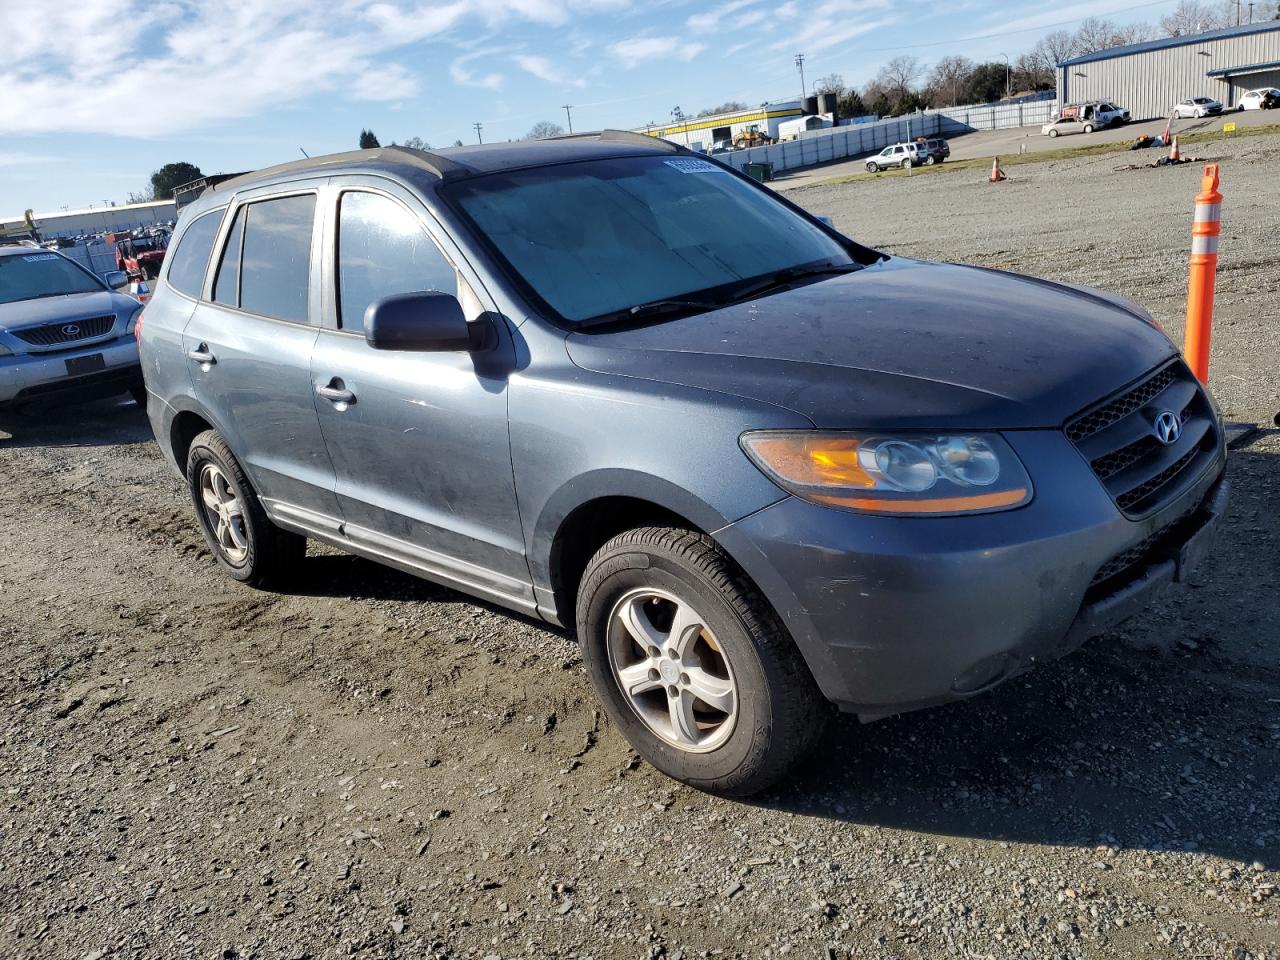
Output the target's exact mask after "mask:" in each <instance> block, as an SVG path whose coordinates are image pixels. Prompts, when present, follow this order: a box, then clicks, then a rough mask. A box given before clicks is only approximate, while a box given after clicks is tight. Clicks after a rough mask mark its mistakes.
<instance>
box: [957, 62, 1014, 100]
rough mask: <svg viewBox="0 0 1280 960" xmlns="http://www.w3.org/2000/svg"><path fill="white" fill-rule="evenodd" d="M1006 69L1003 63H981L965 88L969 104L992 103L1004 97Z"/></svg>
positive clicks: (974, 70) (974, 69) (975, 68)
mask: <svg viewBox="0 0 1280 960" xmlns="http://www.w3.org/2000/svg"><path fill="white" fill-rule="evenodd" d="M1005 71H1006V67H1005V65H1004V63H1003V62H1001V63H980V64H978V65H977V66H976V67H974V68H973V73H971V74H969V83H968V85H967V86H966V88H965V94H966V99H967V101H968V102H969V103H991V102H993V101H995V100H999V99H1000V98H1001V97H1003V96H1004V88H1005Z"/></svg>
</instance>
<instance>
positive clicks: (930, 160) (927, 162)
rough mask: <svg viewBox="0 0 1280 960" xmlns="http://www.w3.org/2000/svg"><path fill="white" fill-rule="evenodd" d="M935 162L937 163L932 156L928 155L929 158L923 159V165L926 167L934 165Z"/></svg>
mask: <svg viewBox="0 0 1280 960" xmlns="http://www.w3.org/2000/svg"><path fill="white" fill-rule="evenodd" d="M936 162H937V161H936V160H935V159H934V157H933V155H932V154H930V155H929V156H927V157H925V158H924V165H925V166H926V167H932V166H933V165H934V163H936Z"/></svg>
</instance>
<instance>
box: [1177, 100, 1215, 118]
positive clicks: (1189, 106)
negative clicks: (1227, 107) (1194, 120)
mask: <svg viewBox="0 0 1280 960" xmlns="http://www.w3.org/2000/svg"><path fill="white" fill-rule="evenodd" d="M1221 112H1222V104H1221V103H1220V102H1219V101H1217V100H1212V99H1210V98H1209V97H1189V98H1187V99H1186V100H1180V101H1179V102H1177V103H1175V104H1174V105H1173V113H1174V116H1176V117H1179V118H1180V119H1185V118H1187V117H1207V116H1209V115H1210V114H1212V113H1221Z"/></svg>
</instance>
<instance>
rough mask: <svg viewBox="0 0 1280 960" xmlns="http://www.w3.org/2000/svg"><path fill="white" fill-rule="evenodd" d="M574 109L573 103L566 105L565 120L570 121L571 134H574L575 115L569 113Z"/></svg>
mask: <svg viewBox="0 0 1280 960" xmlns="http://www.w3.org/2000/svg"><path fill="white" fill-rule="evenodd" d="M572 109H573V104H572V103H566V104H565V105H564V117H565V119H566V120H568V121H569V132H570V133H573V114H572V113H570V112H569V111H570V110H572Z"/></svg>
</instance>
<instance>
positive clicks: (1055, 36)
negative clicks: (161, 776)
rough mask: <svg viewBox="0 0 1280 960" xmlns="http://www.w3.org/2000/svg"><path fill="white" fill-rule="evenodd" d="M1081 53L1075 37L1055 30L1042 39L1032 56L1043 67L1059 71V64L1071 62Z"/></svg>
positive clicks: (1063, 31)
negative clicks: (1065, 61) (1066, 61)
mask: <svg viewBox="0 0 1280 960" xmlns="http://www.w3.org/2000/svg"><path fill="white" fill-rule="evenodd" d="M1079 52H1080V51H1079V50H1078V49H1077V48H1076V38H1075V37H1074V36H1072V35H1071V34H1070V33H1067V31H1066V30H1054V31H1053V32H1051V33H1046V34H1045V35H1044V36H1043V37H1041V38H1040V40H1039V42H1038V43H1037V44H1036V45H1035V49H1034V50H1032V51H1031V54H1032V56H1034V57H1035V58H1036V59H1037V60H1039V61H1040V66H1041V67H1043V68H1044V69H1046V70H1050V71H1052V70H1055V69H1057V66H1058V64H1060V63H1062V62H1063V61H1064V60H1070V59H1071V58H1072V57H1074V56H1076V54H1078V53H1079Z"/></svg>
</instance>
